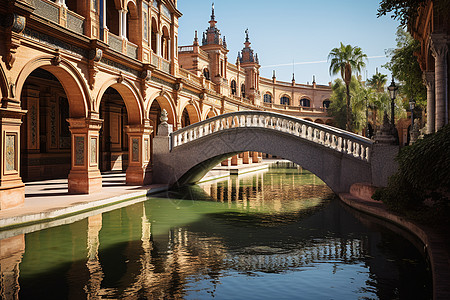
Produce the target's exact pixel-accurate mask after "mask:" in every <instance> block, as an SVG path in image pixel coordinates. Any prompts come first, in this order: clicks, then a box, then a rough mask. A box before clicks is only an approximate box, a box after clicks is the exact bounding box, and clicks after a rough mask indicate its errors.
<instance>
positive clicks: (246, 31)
mask: <svg viewBox="0 0 450 300" xmlns="http://www.w3.org/2000/svg"><path fill="white" fill-rule="evenodd" d="M245 42H247V43H248V28H247V29H245Z"/></svg>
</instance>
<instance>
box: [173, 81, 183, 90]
mask: <svg viewBox="0 0 450 300" xmlns="http://www.w3.org/2000/svg"><path fill="white" fill-rule="evenodd" d="M182 88H183V83H181V82H177V83H175V90H177V91H179V90H181V89H182Z"/></svg>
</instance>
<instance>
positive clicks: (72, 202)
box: [0, 160, 276, 230]
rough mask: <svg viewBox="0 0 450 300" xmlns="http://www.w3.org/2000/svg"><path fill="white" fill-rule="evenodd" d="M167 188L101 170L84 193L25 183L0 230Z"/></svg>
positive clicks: (63, 185) (240, 169) (1, 215)
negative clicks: (93, 189) (97, 185)
mask: <svg viewBox="0 0 450 300" xmlns="http://www.w3.org/2000/svg"><path fill="white" fill-rule="evenodd" d="M274 162H276V160H269V161H263V162H260V163H254V164H250V165H239V166H217V167H215V168H214V169H212V170H211V171H210V172H209V173H208V174H207V175H206V176H205V177H204V178H203V179H202V182H205V181H210V180H217V179H220V178H226V177H228V176H232V175H242V174H246V173H251V172H256V171H261V170H264V169H268V168H269V165H270V164H271V163H274ZM168 188H169V186H168V185H167V184H152V185H147V186H130V185H126V184H125V174H124V173H107V174H103V188H102V191H101V192H99V193H94V194H88V195H74V194H69V193H68V189H67V179H55V180H45V181H36V182H29V183H26V184H25V201H24V205H23V206H21V207H18V208H11V209H6V210H2V211H0V230H4V229H10V228H17V227H22V226H30V225H33V224H37V223H43V222H51V221H54V220H58V219H62V218H66V217H70V216H73V215H76V214H82V213H84V212H88V211H92V210H97V209H101V208H104V207H108V206H113V205H117V204H121V203H125V204H124V205H126V203H128V202H130V203H132V202H135V201H134V200H135V199H141V201H144V200H145V197H146V196H147V195H151V194H156V193H160V192H163V191H166V190H167V189H168Z"/></svg>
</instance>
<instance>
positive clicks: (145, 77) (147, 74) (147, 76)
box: [139, 69, 152, 81]
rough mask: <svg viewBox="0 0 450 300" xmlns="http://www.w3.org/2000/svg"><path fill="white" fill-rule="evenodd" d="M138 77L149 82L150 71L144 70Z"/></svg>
mask: <svg viewBox="0 0 450 300" xmlns="http://www.w3.org/2000/svg"><path fill="white" fill-rule="evenodd" d="M139 77H140V78H141V79H144V80H145V81H149V80H150V78H151V77H152V71H150V70H147V69H145V70H143V71H142V72H141V73H140V74H139Z"/></svg>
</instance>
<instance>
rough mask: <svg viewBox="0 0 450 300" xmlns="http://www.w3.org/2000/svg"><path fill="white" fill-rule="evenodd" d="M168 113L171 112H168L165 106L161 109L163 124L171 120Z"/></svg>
mask: <svg viewBox="0 0 450 300" xmlns="http://www.w3.org/2000/svg"><path fill="white" fill-rule="evenodd" d="M168 115H169V114H168V113H167V110H166V109H164V108H163V110H162V111H161V118H160V120H161V124H167V121H168V120H169V117H168Z"/></svg>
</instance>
